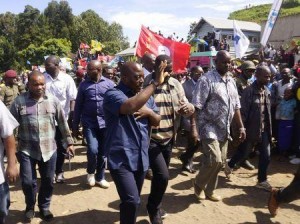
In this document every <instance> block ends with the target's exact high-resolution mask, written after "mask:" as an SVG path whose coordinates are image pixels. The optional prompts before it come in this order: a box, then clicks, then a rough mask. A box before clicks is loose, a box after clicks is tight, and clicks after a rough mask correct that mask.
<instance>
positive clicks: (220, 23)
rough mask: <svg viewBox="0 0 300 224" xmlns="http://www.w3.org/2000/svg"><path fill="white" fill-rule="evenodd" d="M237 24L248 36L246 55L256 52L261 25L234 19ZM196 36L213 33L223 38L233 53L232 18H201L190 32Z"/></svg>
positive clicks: (220, 38)
mask: <svg viewBox="0 0 300 224" xmlns="http://www.w3.org/2000/svg"><path fill="white" fill-rule="evenodd" d="M236 23H237V25H238V26H239V27H240V29H241V30H242V31H243V33H244V34H245V35H246V36H247V37H248V39H249V41H250V46H249V48H248V50H247V52H246V55H247V54H248V55H249V54H253V53H257V52H258V50H259V48H260V43H259V42H260V35H261V26H260V25H259V24H257V23H253V22H246V21H239V20H236ZM191 33H192V34H195V36H196V37H197V38H201V39H204V38H205V36H208V35H210V34H211V33H215V35H217V38H219V40H220V41H221V40H225V39H226V41H227V43H228V44H229V46H230V53H231V54H232V55H235V49H234V43H233V36H234V35H233V20H230V19H222V18H201V19H200V21H199V22H198V23H197V25H196V26H195V27H194V29H193V30H192V32H191Z"/></svg>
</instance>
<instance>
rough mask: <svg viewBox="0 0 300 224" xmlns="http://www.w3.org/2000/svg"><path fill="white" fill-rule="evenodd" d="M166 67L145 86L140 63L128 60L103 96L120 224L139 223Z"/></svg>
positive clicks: (107, 138) (163, 64)
mask: <svg viewBox="0 0 300 224" xmlns="http://www.w3.org/2000/svg"><path fill="white" fill-rule="evenodd" d="M166 66H167V62H162V63H161V64H160V70H158V72H157V76H156V78H155V79H154V80H153V81H152V82H151V84H150V85H149V86H147V87H146V88H145V89H142V88H143V83H144V74H143V70H142V67H141V65H140V64H137V63H134V62H127V63H125V64H124V65H123V66H122V68H121V81H120V83H119V85H118V86H116V87H115V88H113V89H110V90H108V91H107V92H106V93H105V96H104V102H103V109H104V115H105V122H106V125H107V136H106V144H105V148H106V149H107V150H109V157H108V158H109V159H108V167H109V169H110V173H111V176H112V178H113V180H114V182H115V185H116V188H117V190H118V194H119V196H120V199H121V204H120V223H121V224H129V223H131V224H133V223H136V215H137V209H138V207H139V204H140V193H141V189H142V186H143V182H144V179H145V175H146V171H147V170H148V168H149V157H148V148H149V142H150V140H149V132H148V131H149V130H150V128H151V126H157V125H158V124H159V122H160V115H159V114H158V109H157V107H156V105H155V103H154V99H153V97H152V94H153V93H154V91H155V90H156V88H157V87H159V86H160V85H161V84H162V83H163V82H164V78H165V75H166V74H165V72H164V69H165V68H166ZM151 222H152V220H151ZM152 223H154V222H152Z"/></svg>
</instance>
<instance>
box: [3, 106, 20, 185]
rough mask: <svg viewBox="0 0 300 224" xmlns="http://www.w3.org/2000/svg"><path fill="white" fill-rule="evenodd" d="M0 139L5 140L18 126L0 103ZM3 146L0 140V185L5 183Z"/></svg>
mask: <svg viewBox="0 0 300 224" xmlns="http://www.w3.org/2000/svg"><path fill="white" fill-rule="evenodd" d="M0 111H1V113H0V137H1V138H3V139H4V138H7V137H9V136H11V135H13V134H14V129H15V128H16V127H18V126H19V123H18V122H17V121H16V119H15V118H14V117H13V116H12V115H11V113H10V112H9V110H8V109H7V108H6V106H5V105H4V104H3V103H2V102H1V101H0ZM3 157H4V145H3V143H2V140H1V139H0V184H3V183H4V181H5V178H4V174H5V169H4V160H3Z"/></svg>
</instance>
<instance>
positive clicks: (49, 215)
mask: <svg viewBox="0 0 300 224" xmlns="http://www.w3.org/2000/svg"><path fill="white" fill-rule="evenodd" d="M40 216H41V218H42V219H43V220H45V221H47V222H48V221H50V220H52V219H53V218H54V216H53V214H52V212H50V211H49V210H40Z"/></svg>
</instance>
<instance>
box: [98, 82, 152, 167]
mask: <svg viewBox="0 0 300 224" xmlns="http://www.w3.org/2000/svg"><path fill="white" fill-rule="evenodd" d="M134 95H135V94H134V93H133V92H132V91H131V90H130V89H129V88H128V87H127V86H126V85H125V84H123V82H122V81H121V82H120V84H119V85H118V86H117V87H115V88H113V89H110V90H108V91H107V92H106V93H105V96H104V102H103V110H104V115H105V122H106V127H107V128H106V130H107V132H106V133H107V135H106V138H105V148H106V149H108V150H109V156H108V165H109V168H110V169H119V167H121V166H122V165H125V166H126V167H129V169H130V170H131V171H136V170H143V171H146V170H148V168H149V158H148V148H149V142H150V139H149V129H150V127H149V121H148V118H142V119H138V120H137V119H136V118H135V117H134V115H133V114H120V107H121V106H122V104H123V103H124V102H125V101H126V100H128V98H130V97H133V96H134ZM146 106H147V107H148V108H150V109H151V110H153V111H154V112H156V113H158V108H157V107H156V105H155V103H154V99H153V97H150V99H149V100H148V101H147V103H146Z"/></svg>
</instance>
